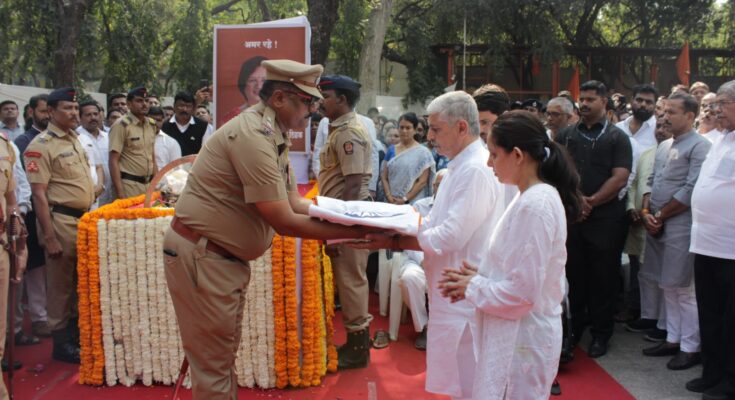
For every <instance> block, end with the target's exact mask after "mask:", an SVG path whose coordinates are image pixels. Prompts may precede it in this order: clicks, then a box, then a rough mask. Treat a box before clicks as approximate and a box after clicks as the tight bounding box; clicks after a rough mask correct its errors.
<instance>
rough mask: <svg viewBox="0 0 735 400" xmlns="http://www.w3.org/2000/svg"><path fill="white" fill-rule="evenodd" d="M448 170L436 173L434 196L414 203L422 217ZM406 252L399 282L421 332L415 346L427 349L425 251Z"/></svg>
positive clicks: (404, 300)
mask: <svg viewBox="0 0 735 400" xmlns="http://www.w3.org/2000/svg"><path fill="white" fill-rule="evenodd" d="M447 171H448V169H446V168H445V169H443V170H440V171H439V172H437V173H436V177H435V178H434V183H433V187H432V192H433V193H434V196H431V197H424V198H423V199H420V200H418V201H417V202H416V203H414V204H413V207H414V208H415V209H416V211H418V212H419V214H421V217H426V216H427V215H429V213H430V212H431V208H432V207H434V200H435V198H436V193H437V192H438V189H439V185H440V184H441V181H442V180H443V179H444V177H445V176H446V174H447ZM405 254H406V257H405V259H404V261H403V264H402V265H401V271H400V275H399V278H398V284H399V285H400V287H401V295H402V297H403V302H404V303H405V304H406V306H407V307H408V309H409V310H411V319H412V320H413V328H414V330H416V332H419V333H420V334H419V336H418V337H417V338H416V341H415V342H414V347H416V348H417V349H419V350H426V325H427V324H428V322H429V311H428V310H427V309H426V293H427V285H426V273H424V267H423V262H424V253H423V252H421V251H412V250H406V252H405Z"/></svg>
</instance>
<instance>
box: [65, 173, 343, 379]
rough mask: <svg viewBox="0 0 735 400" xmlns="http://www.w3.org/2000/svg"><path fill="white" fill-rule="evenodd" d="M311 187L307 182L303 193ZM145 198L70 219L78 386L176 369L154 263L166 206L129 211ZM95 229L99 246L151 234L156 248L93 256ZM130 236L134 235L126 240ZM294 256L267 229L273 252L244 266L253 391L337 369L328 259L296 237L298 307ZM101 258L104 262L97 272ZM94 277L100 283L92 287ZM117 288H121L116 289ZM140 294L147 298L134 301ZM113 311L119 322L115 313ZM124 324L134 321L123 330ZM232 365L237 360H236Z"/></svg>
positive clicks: (176, 347)
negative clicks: (74, 235) (74, 233)
mask: <svg viewBox="0 0 735 400" xmlns="http://www.w3.org/2000/svg"><path fill="white" fill-rule="evenodd" d="M317 193H318V192H317V189H316V187H315V188H314V189H312V190H311V191H310V192H309V194H308V195H307V198H308V197H313V196H315V195H316V194H317ZM157 197H158V194H156V198H157ZM144 198H145V196H143V195H141V196H138V197H134V198H130V199H123V200H117V201H115V202H114V203H111V204H108V205H105V206H103V207H101V208H99V209H97V210H95V211H93V212H90V213H87V214H85V215H84V216H83V217H82V218H81V220H80V222H79V227H78V229H79V234H78V242H77V250H78V254H79V257H78V265H77V271H78V274H79V280H78V288H77V290H78V293H79V327H80V344H81V355H80V356H81V358H82V363H81V365H80V375H79V381H80V383H83V384H92V385H101V384H103V383H104V382H105V380H106V381H107V384H108V385H114V384H115V383H116V381H119V382H120V383H122V384H124V385H128V386H129V385H132V384H134V383H135V381H136V380H137V379H141V378H142V379H143V382H144V383H145V384H151V382H152V381H155V382H162V383H164V384H170V383H172V382H173V381H174V380H175V378H176V375H177V374H178V366H179V364H180V361H181V357H182V356H183V352H182V350H181V342H180V339H179V335H178V330H177V328H178V327H177V324H176V321H175V319H174V318H164V317H162V316H164V315H174V314H173V309H172V307H171V305H172V304H171V300H170V296H169V293H168V291H167V290H166V282H165V278H164V277H163V270H162V269H161V268H160V266H161V265H163V255H162V238H163V232H164V231H165V229H166V227H167V226H168V223H169V221H170V217H171V216H172V215H173V213H174V211H173V209H166V208H131V207H135V206H139V205H140V204H142V203H143V201H144ZM139 219H140V220H143V219H155V222H153V223H152V224H148V223H145V222H143V221H137V222H134V221H133V220H139ZM103 221H104V222H103ZM100 232H101V234H102V236H101V239H103V240H104V242H105V243H104V246H105V248H107V245H108V244H110V245H111V243H113V242H115V240H122V241H126V239H127V241H130V240H133V244H132V247H133V248H135V243H137V242H139V241H140V240H144V241H145V242H148V241H149V240H153V241H155V242H156V243H157V244H156V247H155V249H154V248H152V247H147V248H145V249H144V252H143V253H141V252H140V250H139V249H136V250H135V251H128V252H125V251H120V254H116V253H115V252H111V253H110V254H109V256H108V254H107V253H105V254H104V255H100V245H101V243H100V242H99V240H98V239H99V238H100ZM130 233H133V235H132V236H130V237H128V236H129V234H130ZM143 238H144V239H143ZM158 242H161V243H158ZM128 245H130V243H128ZM125 247H128V248H130V247H129V246H125ZM296 252H297V241H296V239H295V238H289V237H281V236H278V235H276V236H275V237H274V240H273V247H272V249H271V250H270V251H268V252H267V253H266V254H265V255H264V256H263V257H261V258H259V259H257V260H254V261H253V262H252V263H253V264H251V265H252V266H253V270H252V275H253V276H252V278H253V280H252V281H251V285H252V286H251V287H250V288H248V289H249V290H248V291H249V292H251V293H252V295H253V297H250V296H248V297H249V299H252V300H253V303H252V304H249V305H248V306H249V307H248V308H246V310H245V312H246V313H247V314H248V315H246V316H245V317H244V321H243V322H244V323H245V321H248V328H247V329H250V330H249V333H250V335H248V336H250V337H249V338H248V339H250V340H249V343H250V344H252V345H253V346H249V347H251V348H250V349H248V350H250V351H251V352H252V354H250V357H251V358H250V360H248V361H249V363H250V364H249V367H250V368H251V369H250V374H251V375H250V379H251V380H252V379H253V378H255V379H254V381H255V382H254V383H255V384H257V385H258V386H261V387H273V386H277V387H279V388H283V387H285V386H288V385H290V386H292V387H307V386H316V385H319V384H321V378H322V377H323V376H324V374H325V373H326V371H327V370H328V371H332V372H333V371H336V368H337V352H336V347H335V346H334V344H333V343H332V341H333V332H334V327H333V323H332V319H333V318H334V286H333V277H332V270H331V265H330V263H329V259H328V257H326V255H324V254H323V249H322V248H320V245H319V243H318V242H317V241H314V240H303V241H301V254H300V255H301V274H302V286H301V298H302V302H301V307H299V304H298V293H297V289H298V282H297V268H298V264H297V262H296V260H297V257H296V256H297V254H296ZM159 253H160V254H159ZM320 253H321V254H320ZM143 256H145V260H144V259H143V258H141V257H143ZM100 261H102V263H104V268H105V269H104V270H102V271H101V270H100ZM131 263H132V264H131ZM140 263H142V264H141V265H138V264H140ZM128 265H138V267H137V268H143V267H144V266H145V269H142V270H141V269H137V270H132V269H130V268H126V267H127V266H128ZM100 274H102V277H101V276H100ZM141 274H147V275H146V276H142V275H141ZM101 279H102V280H103V282H104V285H105V286H104V288H102V287H101V286H100V285H101V282H100V281H101ZM118 284H119V285H118ZM118 287H119V290H120V291H124V292H125V293H119V294H118V293H115V291H117V290H118ZM101 289H104V290H101ZM111 290H112V291H111ZM251 290H252V291H251ZM113 294H117V295H118V296H113ZM140 295H143V296H146V295H147V296H146V298H134V296H140ZM101 296H104V299H103V300H101ZM120 297H125V298H126V299H127V301H123V302H122V303H126V304H122V303H121V300H122V299H121V298H120ZM138 302H139V305H140V306H142V307H152V309H151V310H148V312H147V313H141V312H140V310H138V309H137V308H136V306H135V303H138ZM102 303H104V304H105V305H104V307H103V306H102ZM269 304H271V305H272V307H269V306H268V305H269ZM253 306H255V309H254V311H255V312H249V311H253V308H251V307H253ZM121 308H122V309H124V311H126V312H123V314H128V315H127V317H128V319H126V318H124V316H123V315H121ZM111 310H113V311H111ZM144 314H149V315H144ZM299 317H300V318H299ZM103 318H104V319H105V320H104V324H103ZM133 320H135V321H133ZM131 321H133V322H134V325H135V326H130V323H131ZM252 324H255V326H251V325H252ZM131 328H132V330H131ZM136 329H140V331H141V332H140V333H141V334H142V336H139V335H136V334H135V333H134V332H137V330H136ZM123 331H126V332H124V333H123ZM300 333H301V337H299V336H300V335H299V334H300ZM133 336H138V337H133ZM243 339H245V338H243ZM141 340H142V341H143V342H141ZM147 340H150V342H146V341H147ZM241 343H242V342H241ZM129 346H132V347H129ZM132 348H138V349H141V350H143V349H145V351H144V352H143V354H141V353H139V354H132V359H128V360H125V357H126V356H127V357H130V356H131V354H130V351H131V349H132ZM240 350H245V349H242V348H241V349H240ZM151 352H153V353H151ZM238 353H240V354H241V352H240V351H239V352H238ZM105 357H107V360H106V359H105ZM238 358H240V357H238ZM106 363H109V364H111V365H110V368H108V369H107V371H106V372H107V377H106V378H107V379H105V364H106ZM238 365H242V361H241V362H240V364H238ZM248 381H249V382H247V383H250V382H252V381H250V380H248Z"/></svg>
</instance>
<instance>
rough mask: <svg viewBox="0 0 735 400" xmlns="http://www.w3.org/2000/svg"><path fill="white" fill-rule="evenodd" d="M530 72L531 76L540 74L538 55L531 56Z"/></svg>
mask: <svg viewBox="0 0 735 400" xmlns="http://www.w3.org/2000/svg"><path fill="white" fill-rule="evenodd" d="M531 74H533V76H538V75H540V74H541V59H540V58H539V56H536V55H534V56H533V57H531Z"/></svg>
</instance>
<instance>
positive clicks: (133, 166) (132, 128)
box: [109, 86, 158, 199]
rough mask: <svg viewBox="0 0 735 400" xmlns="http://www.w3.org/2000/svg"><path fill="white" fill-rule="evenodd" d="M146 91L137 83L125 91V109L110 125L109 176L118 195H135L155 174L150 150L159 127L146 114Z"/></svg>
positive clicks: (154, 163)
mask: <svg viewBox="0 0 735 400" xmlns="http://www.w3.org/2000/svg"><path fill="white" fill-rule="evenodd" d="M147 97H148V91H147V90H146V88H144V87H142V86H139V87H136V88H134V89H132V90H130V91H129V92H128V109H129V110H130V111H128V113H127V114H126V115H125V116H124V117H122V118H120V120H119V121H118V122H117V123H115V124H114V125H112V128H110V161H109V163H110V178H111V179H112V184H113V186H114V188H115V193H116V195H117V198H119V199H124V198H128V197H133V196H138V195H141V194H143V193H145V191H146V189H148V184H149V183H150V181H151V179H153V176H154V175H155V174H156V156H155V155H154V154H153V150H154V147H155V143H156V134H157V133H158V128H157V127H156V122H155V121H153V120H152V119H150V118H148V117H147V116H146V115H147V114H148V102H147V101H146V98H147Z"/></svg>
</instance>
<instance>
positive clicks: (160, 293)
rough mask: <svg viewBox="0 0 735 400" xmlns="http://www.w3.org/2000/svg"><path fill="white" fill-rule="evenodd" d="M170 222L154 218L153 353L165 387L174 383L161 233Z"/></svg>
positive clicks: (172, 316) (166, 219)
mask: <svg viewBox="0 0 735 400" xmlns="http://www.w3.org/2000/svg"><path fill="white" fill-rule="evenodd" d="M170 220H171V218H170V217H168V218H166V217H165V218H156V219H155V231H154V232H155V239H154V243H155V245H156V248H155V257H156V266H157V268H156V297H157V305H156V310H157V311H156V315H158V318H159V322H158V325H159V326H158V329H159V337H158V344H157V346H156V347H155V349H156V350H155V351H156V352H158V353H159V358H160V359H161V371H160V374H161V382H163V384H165V385H170V384H172V383H175V382H176V381H175V378H173V375H172V374H171V362H170V361H169V360H170V355H169V351H168V343H169V329H168V327H169V324H168V320H169V319H176V317H175V316H174V315H171V314H167V312H168V305H167V304H166V301H167V299H168V298H167V296H166V295H167V293H168V287H167V286H166V277H165V271H164V263H163V233H164V232H165V230H166V228H167V227H168V224H169V223H170V222H169V221H170Z"/></svg>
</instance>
